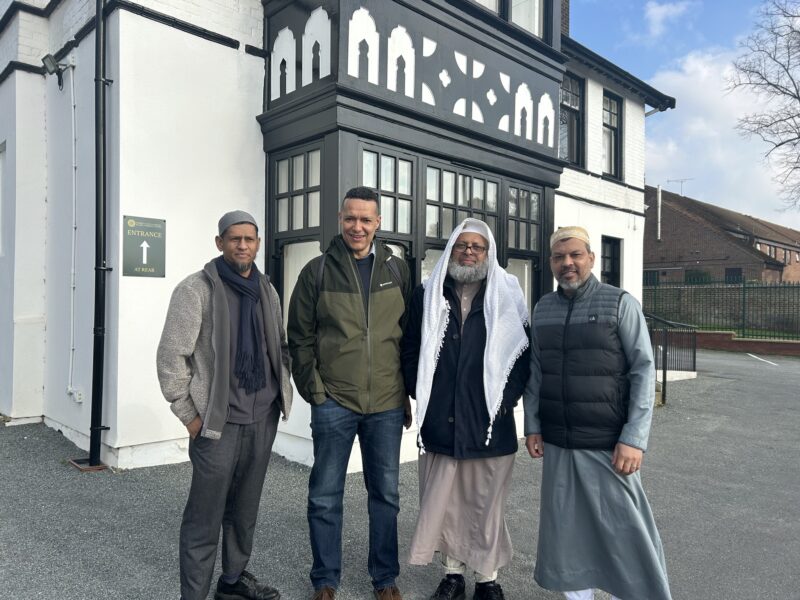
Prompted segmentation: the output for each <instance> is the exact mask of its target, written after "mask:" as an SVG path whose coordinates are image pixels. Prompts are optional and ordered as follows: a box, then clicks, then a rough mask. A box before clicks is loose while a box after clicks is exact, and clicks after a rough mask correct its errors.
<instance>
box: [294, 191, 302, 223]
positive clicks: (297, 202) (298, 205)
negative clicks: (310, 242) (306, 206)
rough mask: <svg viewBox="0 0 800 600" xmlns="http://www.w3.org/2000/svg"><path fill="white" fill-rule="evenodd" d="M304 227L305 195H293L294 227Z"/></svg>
mask: <svg viewBox="0 0 800 600" xmlns="http://www.w3.org/2000/svg"><path fill="white" fill-rule="evenodd" d="M302 228H303V195H302V194H300V195H299V196H292V229H302Z"/></svg>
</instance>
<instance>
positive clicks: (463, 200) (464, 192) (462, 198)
mask: <svg viewBox="0 0 800 600" xmlns="http://www.w3.org/2000/svg"><path fill="white" fill-rule="evenodd" d="M458 205H459V206H469V177H467V176H466V175H461V174H459V176H458Z"/></svg>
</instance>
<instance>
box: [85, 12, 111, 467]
mask: <svg viewBox="0 0 800 600" xmlns="http://www.w3.org/2000/svg"><path fill="white" fill-rule="evenodd" d="M104 8H105V0H97V2H96V14H95V50H94V137H95V139H94V144H95V145H94V156H95V159H94V160H95V222H94V228H95V250H94V255H95V266H94V352H93V356H92V420H91V427H90V430H89V431H90V437H89V465H90V466H93V467H94V466H99V465H101V464H102V463H101V462H100V434H101V433H102V432H103V431H104V430H107V429H108V427H105V426H103V425H102V420H103V383H104V374H105V336H106V275H107V274H108V272H109V271H110V270H111V269H110V268H109V267H107V266H106V181H105V176H106V85H107V84H108V83H110V82H109V81H107V80H106V47H105V41H106V32H105V15H104V14H103V10H104Z"/></svg>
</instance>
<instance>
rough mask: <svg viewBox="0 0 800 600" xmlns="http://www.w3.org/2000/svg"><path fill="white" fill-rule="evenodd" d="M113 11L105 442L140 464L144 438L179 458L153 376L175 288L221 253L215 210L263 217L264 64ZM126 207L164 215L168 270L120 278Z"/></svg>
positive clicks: (179, 434)
mask: <svg viewBox="0 0 800 600" xmlns="http://www.w3.org/2000/svg"><path fill="white" fill-rule="evenodd" d="M115 14H116V18H117V22H118V27H119V32H118V38H117V39H119V54H118V56H115V57H113V62H111V63H110V70H109V77H111V78H112V79H114V80H115V82H117V83H115V84H114V86H113V92H112V96H113V103H114V104H116V105H117V107H118V110H116V111H115V113H114V119H115V126H114V127H113V128H112V131H113V133H112V136H111V143H110V147H111V148H116V149H117V150H116V151H115V152H114V153H113V156H114V160H113V164H111V165H109V167H110V171H111V180H112V181H111V182H110V192H111V203H110V204H111V206H112V207H113V208H112V209H111V211H110V215H109V218H110V222H111V224H112V226H111V228H110V229H111V239H110V244H109V247H110V249H111V257H110V258H111V261H112V264H113V265H114V267H115V271H114V274H113V275H112V277H111V280H110V282H111V288H112V290H111V302H110V310H109V318H110V320H111V322H112V323H117V324H118V326H117V327H115V328H114V330H113V331H112V332H111V335H110V339H109V345H110V347H111V348H114V349H116V352H114V351H112V353H111V354H110V356H109V370H108V379H109V382H114V381H116V382H117V384H116V389H114V386H113V383H112V387H111V389H109V398H108V399H109V407H110V408H111V412H109V416H108V419H107V420H108V423H107V424H108V425H109V426H111V427H112V430H111V431H110V432H108V433H107V434H106V435H105V440H106V443H107V444H109V445H111V446H113V447H115V448H128V450H124V451H122V454H120V456H119V462H120V463H121V464H127V465H139V464H141V463H142V462H148V461H149V459H148V460H142V461H140V460H139V459H137V458H136V456H135V455H136V454H137V453H138V451H137V450H135V447H138V446H140V445H142V444H151V443H159V442H164V441H169V444H170V445H169V446H168V447H167V450H168V452H167V453H166V454H165V455H164V456H163V457H162V458H161V460H158V462H165V461H166V460H176V459H181V460H183V459H184V458H185V455H184V454H183V453H182V452H181V453H180V456H178V455H176V454H175V453H174V450H175V449H176V448H180V449H181V450H182V445H183V443H184V441H185V438H186V430H185V428H184V427H183V425H181V423H180V422H179V421H178V419H176V418H175V417H174V415H173V414H172V412H171V411H170V410H169V406H168V404H167V402H166V401H165V400H164V399H163V396H162V395H161V391H160V389H159V386H158V382H157V379H156V376H155V375H156V373H155V354H156V347H157V344H158V340H159V337H160V334H161V328H162V326H163V322H164V315H165V314H166V309H167V305H168V302H169V298H170V295H171V293H172V290H173V288H174V287H175V285H176V284H177V283H178V282H179V281H180V280H182V279H183V278H184V277H186V276H187V275H188V274H189V273H192V272H194V271H197V270H199V269H200V268H202V266H203V265H204V264H205V263H206V262H207V261H208V260H210V259H211V258H214V257H215V256H217V255H218V254H219V252H218V251H217V250H216V247H215V245H214V236H215V235H216V227H217V221H218V219H219V217H220V216H221V215H222V214H223V213H225V212H226V211H229V210H233V209H236V208H241V209H244V210H247V211H249V212H251V213H252V214H253V215H254V216H255V217H256V219H257V220H258V221H259V222H260V223H264V208H265V206H264V198H265V190H264V173H265V169H266V167H265V155H264V152H263V149H262V144H263V137H262V134H261V130H260V126H259V124H258V122H257V121H256V119H255V117H256V115H258V114H259V113H260V112H261V108H262V107H261V100H262V86H263V78H264V62H263V60H262V59H260V58H257V57H254V56H251V55H249V54H245V53H244V49H243V48H242V49H240V50H238V51H237V50H232V49H230V48H227V47H224V46H221V45H219V44H214V43H210V42H208V41H205V40H202V39H200V38H198V37H196V36H191V35H188V34H186V33H183V32H181V31H178V30H176V29H173V28H169V27H166V26H164V25H160V24H158V23H155V22H153V21H149V20H146V19H142V18H139V17H137V16H135V15H132V14H130V13H128V12H125V11H118V12H117V13H115ZM153 40H158V43H157V44H156V43H153ZM155 91H157V93H154V92H155ZM123 215H134V216H140V217H151V218H158V219H166V223H167V225H166V256H167V259H166V277H165V278H163V279H160V278H145V277H121V273H120V270H121V251H122V250H121V238H120V231H121V222H122V216H123ZM262 229H263V226H262ZM263 254H264V250H262V253H261V256H260V258H259V264H260V265H262V266H263V264H264V256H263ZM117 299H118V304H117ZM112 407H115V409H113V408H112ZM175 440H179V441H178V442H177V443H175V442H174V441H175ZM165 459H166V460H165Z"/></svg>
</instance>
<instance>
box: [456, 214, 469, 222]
mask: <svg viewBox="0 0 800 600" xmlns="http://www.w3.org/2000/svg"><path fill="white" fill-rule="evenodd" d="M468 216H469V212H468V211H466V210H460V211H458V216H457V218H456V225H460V224H461V221H463V220H464V219H466V218H467V217H468Z"/></svg>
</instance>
